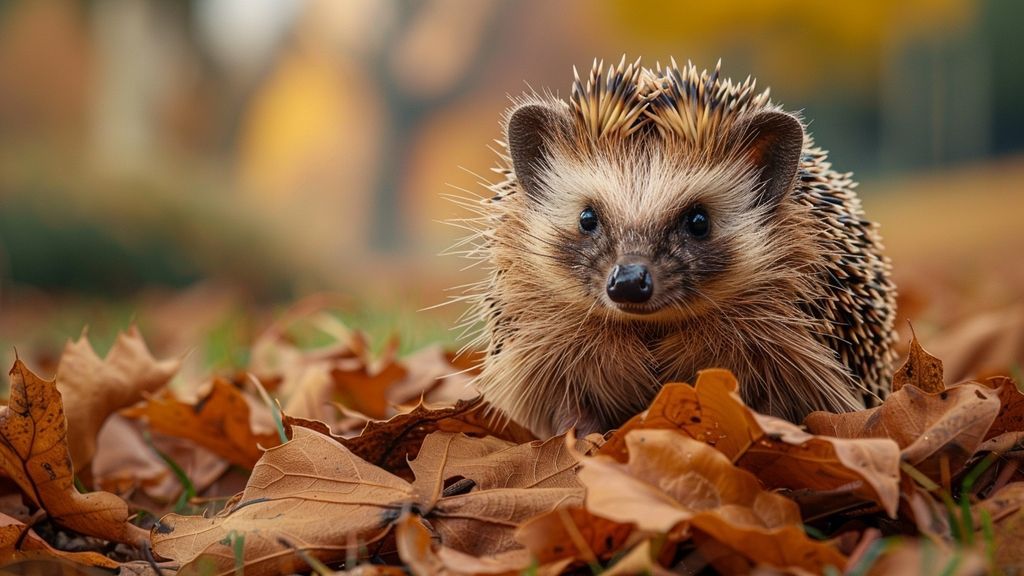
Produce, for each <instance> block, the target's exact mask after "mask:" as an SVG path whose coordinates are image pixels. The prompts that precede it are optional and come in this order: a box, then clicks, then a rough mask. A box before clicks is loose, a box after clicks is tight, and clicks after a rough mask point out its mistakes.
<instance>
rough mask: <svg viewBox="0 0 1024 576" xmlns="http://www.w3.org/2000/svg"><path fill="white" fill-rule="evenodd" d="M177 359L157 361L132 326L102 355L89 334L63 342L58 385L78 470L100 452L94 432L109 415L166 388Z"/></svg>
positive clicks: (174, 370) (72, 452)
mask: <svg viewBox="0 0 1024 576" xmlns="http://www.w3.org/2000/svg"><path fill="white" fill-rule="evenodd" d="M180 366H181V363H180V362H179V361H178V360H163V361H158V360H156V359H155V358H154V357H153V356H152V354H150V352H149V349H148V348H147V347H146V343H145V341H143V339H142V336H141V335H140V334H139V331H138V329H136V328H135V327H134V326H132V327H131V328H129V329H128V331H127V332H122V333H120V334H118V335H117V340H116V341H115V342H114V346H113V347H112V348H111V349H110V351H109V352H107V355H106V357H104V358H103V359H100V357H99V356H97V355H96V352H95V351H94V350H93V348H92V345H91V344H90V343H89V340H88V339H87V338H86V335H85V333H84V332H83V333H82V336H81V337H80V338H79V339H78V340H77V341H74V342H68V343H67V344H66V345H65V346H64V352H63V354H62V355H61V358H60V363H59V364H58V365H57V389H58V390H60V393H61V396H62V397H63V399H64V408H65V412H66V414H67V418H68V443H69V447H70V451H71V459H72V460H73V461H74V462H75V471H76V472H78V471H80V470H82V469H83V468H85V467H86V466H87V465H88V464H89V462H91V461H92V458H93V455H94V454H95V453H96V436H97V435H98V434H99V431H100V428H101V427H102V426H103V423H104V422H105V421H106V419H107V417H108V416H109V415H110V414H112V413H114V412H116V411H117V410H120V409H121V408H124V407H125V406H130V405H132V404H134V403H136V402H138V401H139V400H142V397H143V393H145V392H152V391H155V390H157V389H160V388H163V387H164V386H165V385H166V384H167V383H168V382H169V381H170V379H171V378H172V377H173V376H174V375H175V374H176V373H177V372H178V369H179V368H180Z"/></svg>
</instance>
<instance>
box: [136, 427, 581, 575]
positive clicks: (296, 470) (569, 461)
mask: <svg viewBox="0 0 1024 576" xmlns="http://www.w3.org/2000/svg"><path fill="white" fill-rule="evenodd" d="M411 465H412V470H413V472H414V473H415V477H416V479H415V481H414V482H413V483H412V484H410V483H408V482H406V481H405V480H402V479H401V478H399V477H397V476H394V475H392V474H390V473H388V472H385V471H384V470H381V469H380V468H378V467H376V466H373V465H371V464H369V463H367V462H365V461H363V460H362V459H360V458H359V457H357V456H356V455H354V454H353V453H352V452H351V451H349V450H348V449H347V448H345V447H344V446H343V445H342V444H340V443H338V442H337V441H335V440H333V439H331V438H329V437H327V436H325V435H323V434H320V433H317V432H314V431H312V430H309V429H307V428H303V427H299V426H295V427H294V428H293V429H292V440H291V441H289V442H288V443H286V444H284V445H282V446H277V447H274V448H271V449H270V450H268V451H267V452H266V453H265V454H264V456H263V458H262V459H261V460H260V462H259V463H258V464H257V465H256V467H255V468H254V469H253V473H252V476H251V478H250V480H249V484H248V486H246V489H245V491H244V492H243V493H242V495H241V497H240V498H239V499H238V500H237V501H236V502H234V503H233V505H231V506H230V507H229V508H227V509H225V511H224V512H222V513H221V514H220V515H218V516H216V517H213V518H202V517H196V516H181V515H177V514H170V515H168V516H165V517H164V518H163V519H161V521H160V524H159V525H158V526H157V527H155V528H154V530H153V534H152V538H153V546H154V550H155V551H156V552H157V553H158V554H160V555H161V556H163V557H166V558H170V559H173V560H176V561H178V562H181V563H182V564H183V566H182V569H181V572H179V573H180V574H191V573H198V572H199V571H201V570H205V569H211V570H215V571H231V570H233V567H234V553H233V551H232V548H231V546H230V545H229V544H225V542H226V541H230V538H229V536H230V535H231V534H246V538H245V541H244V558H245V568H246V573H247V574H249V573H252V574H270V573H276V572H281V571H294V570H298V569H300V568H302V567H304V564H303V562H302V561H301V560H300V559H299V558H298V557H297V556H296V555H295V554H294V550H293V549H292V548H295V549H298V550H302V551H304V552H306V553H308V554H310V555H312V556H314V557H316V558H319V559H320V560H322V561H325V562H331V561H336V560H340V559H343V558H345V556H346V554H347V550H348V549H349V548H350V547H352V546H362V545H366V544H367V543H370V542H374V541H376V540H379V539H380V538H382V537H383V536H384V535H385V534H387V533H388V532H389V531H390V530H391V528H392V526H393V524H394V522H395V521H396V520H397V519H398V518H399V517H400V516H401V512H402V511H403V510H406V509H415V510H417V511H418V512H419V514H420V515H421V516H422V517H423V518H424V519H425V520H426V521H427V522H429V524H430V527H431V530H432V531H433V532H434V534H436V535H437V536H438V537H439V541H440V544H441V545H443V546H445V547H447V548H452V549H455V550H456V551H458V552H461V553H464V554H470V555H476V556H481V555H494V554H500V553H503V552H507V551H509V550H514V549H518V548H521V546H520V545H519V544H518V543H517V542H516V541H515V539H514V537H513V534H514V531H515V528H516V527H517V526H518V525H519V523H520V522H522V521H524V520H526V519H528V518H530V517H533V516H536V515H538V514H541V513H543V512H547V511H548V510H551V509H552V508H554V507H557V506H563V505H564V506H569V505H573V504H580V503H581V502H582V499H583V494H582V492H583V490H582V487H581V486H580V485H579V484H578V482H577V480H576V477H575V473H574V470H575V467H576V460H575V457H574V456H573V455H572V454H571V453H570V452H569V451H568V450H567V449H566V448H565V447H564V444H563V439H562V438H556V439H554V440H551V441H548V442H544V443H540V442H534V443H530V444H521V445H514V444H510V443H508V442H504V441H502V440H499V439H497V438H493V437H487V438H469V437H467V436H463V435H461V434H452V433H445V432H439V433H435V434H432V435H430V436H428V437H427V438H426V440H425V441H424V443H423V447H422V448H421V450H420V453H419V456H418V457H417V458H416V460H414V461H413V462H412V464H411ZM282 541H287V542H290V543H293V546H292V547H288V546H285V545H283V544H282Z"/></svg>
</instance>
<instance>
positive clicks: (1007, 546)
mask: <svg viewBox="0 0 1024 576" xmlns="http://www.w3.org/2000/svg"><path fill="white" fill-rule="evenodd" d="M974 510H975V515H976V516H979V517H978V518H977V520H976V521H975V522H976V523H975V525H976V526H981V525H982V524H981V518H980V511H982V510H984V511H985V512H987V513H988V515H989V517H990V518H991V519H992V523H993V528H994V532H995V563H996V565H997V566H999V568H1000V569H1001V570H1002V571H1003V572H1004V573H1007V574H1015V573H1020V572H1021V570H1024V546H1022V545H1021V542H1024V482H1014V483H1011V484H1007V485H1006V486H1003V487H1002V488H1001V489H1000V490H999V491H998V492H996V493H995V494H993V495H992V496H991V497H989V498H987V499H985V500H982V501H981V502H979V503H978V504H977V505H976V506H975V508H974ZM979 537H980V536H979Z"/></svg>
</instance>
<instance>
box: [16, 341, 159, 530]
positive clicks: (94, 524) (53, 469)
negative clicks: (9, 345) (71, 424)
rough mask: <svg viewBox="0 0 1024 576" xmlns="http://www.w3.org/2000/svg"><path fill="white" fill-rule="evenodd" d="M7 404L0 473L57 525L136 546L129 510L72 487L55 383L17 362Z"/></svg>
mask: <svg viewBox="0 0 1024 576" xmlns="http://www.w3.org/2000/svg"><path fill="white" fill-rule="evenodd" d="M10 378H11V398H10V403H9V404H8V405H7V406H5V407H3V409H2V410H0V469H2V470H3V472H4V473H5V474H7V475H8V476H9V477H10V478H11V480H13V481H14V482H15V483H16V484H17V485H18V487H19V488H20V489H21V491H22V493H23V494H24V495H25V496H26V497H28V498H29V500H31V501H32V502H33V503H34V504H35V505H36V506H38V507H40V508H42V509H44V510H46V512H47V514H49V516H50V518H52V519H53V520H54V522H56V523H57V524H60V525H61V526H64V527H66V528H68V529H70V530H73V531H76V532H79V533H81V534H87V535H90V536H96V537H98V538H103V539H105V540H114V541H116V542H125V543H129V544H135V543H138V542H142V541H144V540H145V538H146V532H145V531H143V530H142V529H140V528H138V527H137V526H134V525H132V524H130V523H128V505H127V504H125V502H124V500H121V499H120V498H118V497H117V496H115V495H113V494H110V493H108V492H90V493H88V494H81V493H79V492H78V490H77V489H76V488H75V486H74V469H73V464H72V461H71V455H70V454H69V451H68V437H67V434H68V430H67V420H66V419H65V417H64V406H63V404H62V402H61V395H60V392H59V391H58V390H57V386H56V384H55V382H54V381H48V380H43V379H42V378H40V377H38V376H36V375H35V374H33V373H32V371H30V370H29V369H28V368H27V367H26V366H25V364H24V363H22V361H21V360H16V361H15V362H14V366H13V367H12V368H11V371H10Z"/></svg>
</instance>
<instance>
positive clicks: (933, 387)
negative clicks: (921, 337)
mask: <svg viewBox="0 0 1024 576" xmlns="http://www.w3.org/2000/svg"><path fill="white" fill-rule="evenodd" d="M907 384H910V385H911V386H917V387H918V388H920V389H921V390H923V391H925V392H942V391H943V390H945V389H946V386H945V384H943V382H942V360H939V359H938V358H936V357H934V356H932V355H931V354H929V353H928V352H925V350H924V348H922V347H921V343H920V342H918V341H917V335H916V334H915V335H914V336H913V338H911V339H910V353H909V355H908V356H907V361H906V362H904V363H903V366H901V367H900V369H899V370H897V371H896V373H895V374H893V375H892V391H893V392H896V391H897V390H899V389H900V388H903V387H904V386H906V385H907Z"/></svg>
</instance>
